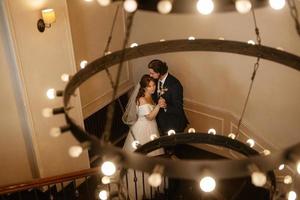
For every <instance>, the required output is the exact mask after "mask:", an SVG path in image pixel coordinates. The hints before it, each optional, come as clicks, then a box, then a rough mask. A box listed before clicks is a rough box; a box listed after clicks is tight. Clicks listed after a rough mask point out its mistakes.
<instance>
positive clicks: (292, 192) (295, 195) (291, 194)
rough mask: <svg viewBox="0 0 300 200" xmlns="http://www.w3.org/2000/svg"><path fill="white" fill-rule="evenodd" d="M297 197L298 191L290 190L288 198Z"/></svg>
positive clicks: (293, 198) (289, 199)
mask: <svg viewBox="0 0 300 200" xmlns="http://www.w3.org/2000/svg"><path fill="white" fill-rule="evenodd" d="M296 198H297V193H296V192H295V191H289V193H288V194H287V199H288V200H295V199H296Z"/></svg>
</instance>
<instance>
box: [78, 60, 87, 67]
mask: <svg viewBox="0 0 300 200" xmlns="http://www.w3.org/2000/svg"><path fill="white" fill-rule="evenodd" d="M87 64H88V61H86V60H82V61H81V62H80V64H79V65H80V68H81V69H84V68H85V67H86V66H87Z"/></svg>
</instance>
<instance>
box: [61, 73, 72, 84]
mask: <svg viewBox="0 0 300 200" xmlns="http://www.w3.org/2000/svg"><path fill="white" fill-rule="evenodd" d="M60 79H61V80H62V81H63V82H68V81H69V80H70V76H69V74H62V75H61V77H60Z"/></svg>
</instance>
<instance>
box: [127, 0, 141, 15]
mask: <svg viewBox="0 0 300 200" xmlns="http://www.w3.org/2000/svg"><path fill="white" fill-rule="evenodd" d="M137 6H138V5H137V2H136V1H135V0H125V2H124V9H125V10H126V11H127V12H130V13H132V12H134V11H136V9H137Z"/></svg>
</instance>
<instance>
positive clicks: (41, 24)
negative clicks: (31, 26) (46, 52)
mask: <svg viewBox="0 0 300 200" xmlns="http://www.w3.org/2000/svg"><path fill="white" fill-rule="evenodd" d="M55 20H56V17H55V12H54V10H53V9H52V8H50V9H44V10H42V19H39V20H38V22H37V28H38V30H39V31H40V32H41V33H42V32H44V31H45V28H50V27H51V24H52V23H54V22H55Z"/></svg>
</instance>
